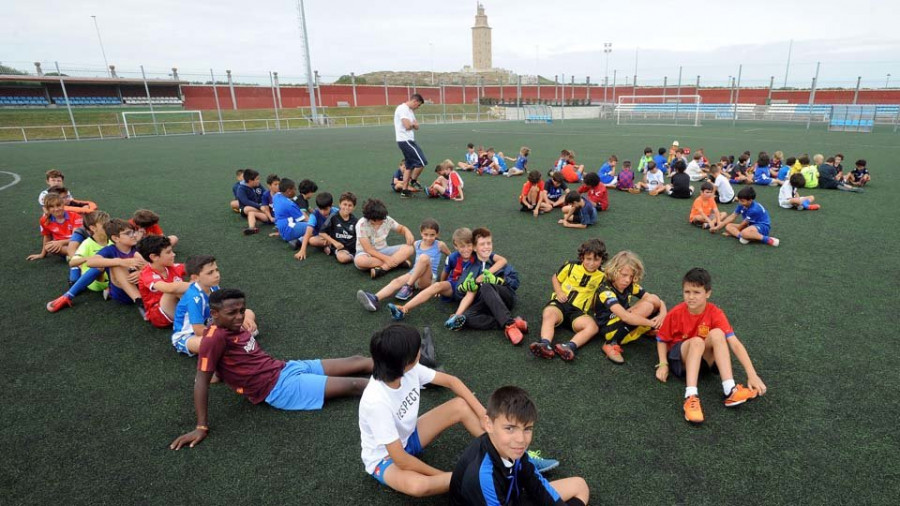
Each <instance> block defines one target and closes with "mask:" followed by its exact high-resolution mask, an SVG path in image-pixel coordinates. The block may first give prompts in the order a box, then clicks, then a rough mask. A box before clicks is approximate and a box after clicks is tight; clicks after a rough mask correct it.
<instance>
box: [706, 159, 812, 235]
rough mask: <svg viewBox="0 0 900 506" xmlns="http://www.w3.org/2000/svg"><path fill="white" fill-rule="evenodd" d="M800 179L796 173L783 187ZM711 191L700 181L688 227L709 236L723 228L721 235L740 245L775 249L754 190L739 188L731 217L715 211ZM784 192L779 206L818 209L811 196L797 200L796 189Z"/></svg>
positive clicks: (709, 185)
mask: <svg viewBox="0 0 900 506" xmlns="http://www.w3.org/2000/svg"><path fill="white" fill-rule="evenodd" d="M720 177H721V175H720ZM802 177H803V176H800V175H799V174H795V175H794V176H792V179H794V182H792V183H788V184H785V185H784V186H785V187H786V188H789V189H791V188H792V185H793V184H795V183H798V182H799V179H802ZM715 191H716V186H715V185H714V184H712V183H710V182H709V181H704V182H703V184H702V185H700V196H699V197H697V199H696V200H694V204H693V205H692V206H691V212H690V214H689V215H688V221H689V222H690V223H691V224H692V225H696V226H698V227H701V228H703V229H704V230H709V232H710V233H712V234H714V233H716V232H718V231H719V230H722V229H723V228H724V229H725V231H724V232H723V235H725V236H731V237H735V238H737V239H738V241H740V243H741V244H749V243H750V242H751V241H756V242H761V243H763V244H768V245H769V246H778V244H779V240H778V239H776V238H775V237H771V236H769V231H770V230H771V227H772V222H771V219H770V217H769V212H768V211H766V208H765V207H764V206H763V205H762V204H760V203H759V202H757V201H756V190H754V189H753V187H752V186H748V187H744V188H741V190H740V191H739V192H738V194H737V201H738V204H737V207H736V208H735V210H734V212H732V213H731V214H726V213H724V212H722V211H719V208H718V206H717V205H716V195H715ZM784 193H785V191H782V192H781V193H779V204H780V203H781V202H782V194H784ZM787 193H788V194H789V195H790V197H788V200H787V201H786V205H785V204H781V205H782V207H787V208H791V207H796V208H798V209H811V210H815V209H818V208H819V207H818V205H817V204H812V201H813V200H814V199H813V197H803V198H801V197H799V196H797V191H796V190H793V191H790V190H788V191H787ZM738 217H740V218H741V220H740V222H739V223H738V224H734V221H735V220H737V218H738Z"/></svg>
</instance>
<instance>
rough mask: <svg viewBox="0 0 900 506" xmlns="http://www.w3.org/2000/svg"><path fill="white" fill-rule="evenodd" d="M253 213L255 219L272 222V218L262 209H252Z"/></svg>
mask: <svg viewBox="0 0 900 506" xmlns="http://www.w3.org/2000/svg"><path fill="white" fill-rule="evenodd" d="M254 213H255V214H256V221H261V222H263V223H271V222H272V219H271V218H270V217H269V215H268V214H266V213H264V212H263V211H254Z"/></svg>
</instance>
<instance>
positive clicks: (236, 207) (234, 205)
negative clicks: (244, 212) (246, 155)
mask: <svg viewBox="0 0 900 506" xmlns="http://www.w3.org/2000/svg"><path fill="white" fill-rule="evenodd" d="M234 177H235V178H236V179H237V181H235V183H234V184H233V185H232V186H231V193H232V195H234V200H232V201H231V203H230V205H231V210H232V211H234V212H236V213H239V212H241V203H240V202H238V188H240V187H241V183H243V182H244V169H238V170H236V171H235V172H234Z"/></svg>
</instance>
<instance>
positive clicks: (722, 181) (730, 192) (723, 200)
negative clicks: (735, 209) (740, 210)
mask: <svg viewBox="0 0 900 506" xmlns="http://www.w3.org/2000/svg"><path fill="white" fill-rule="evenodd" d="M709 175H710V177H712V178H713V184H714V185H715V186H716V202H718V203H719V204H730V203H732V202H734V188H732V187H731V183H729V182H728V178H727V177H725V175H724V174H722V162H719V163H716V164H714V165H713V166H712V167H710V169H709Z"/></svg>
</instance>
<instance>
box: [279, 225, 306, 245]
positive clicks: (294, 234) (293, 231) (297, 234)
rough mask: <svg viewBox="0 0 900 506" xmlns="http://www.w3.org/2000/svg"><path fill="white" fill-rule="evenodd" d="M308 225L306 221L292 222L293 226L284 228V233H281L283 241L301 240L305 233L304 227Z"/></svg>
mask: <svg viewBox="0 0 900 506" xmlns="http://www.w3.org/2000/svg"><path fill="white" fill-rule="evenodd" d="M308 226H309V223H308V222H306V221H300V222H297V223H294V226H293V227H288V228H286V229H284V233H282V235H281V238H282V239H284V240H285V241H293V240H295V239H296V240H298V241H301V240H303V236H304V235H306V227H308Z"/></svg>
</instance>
